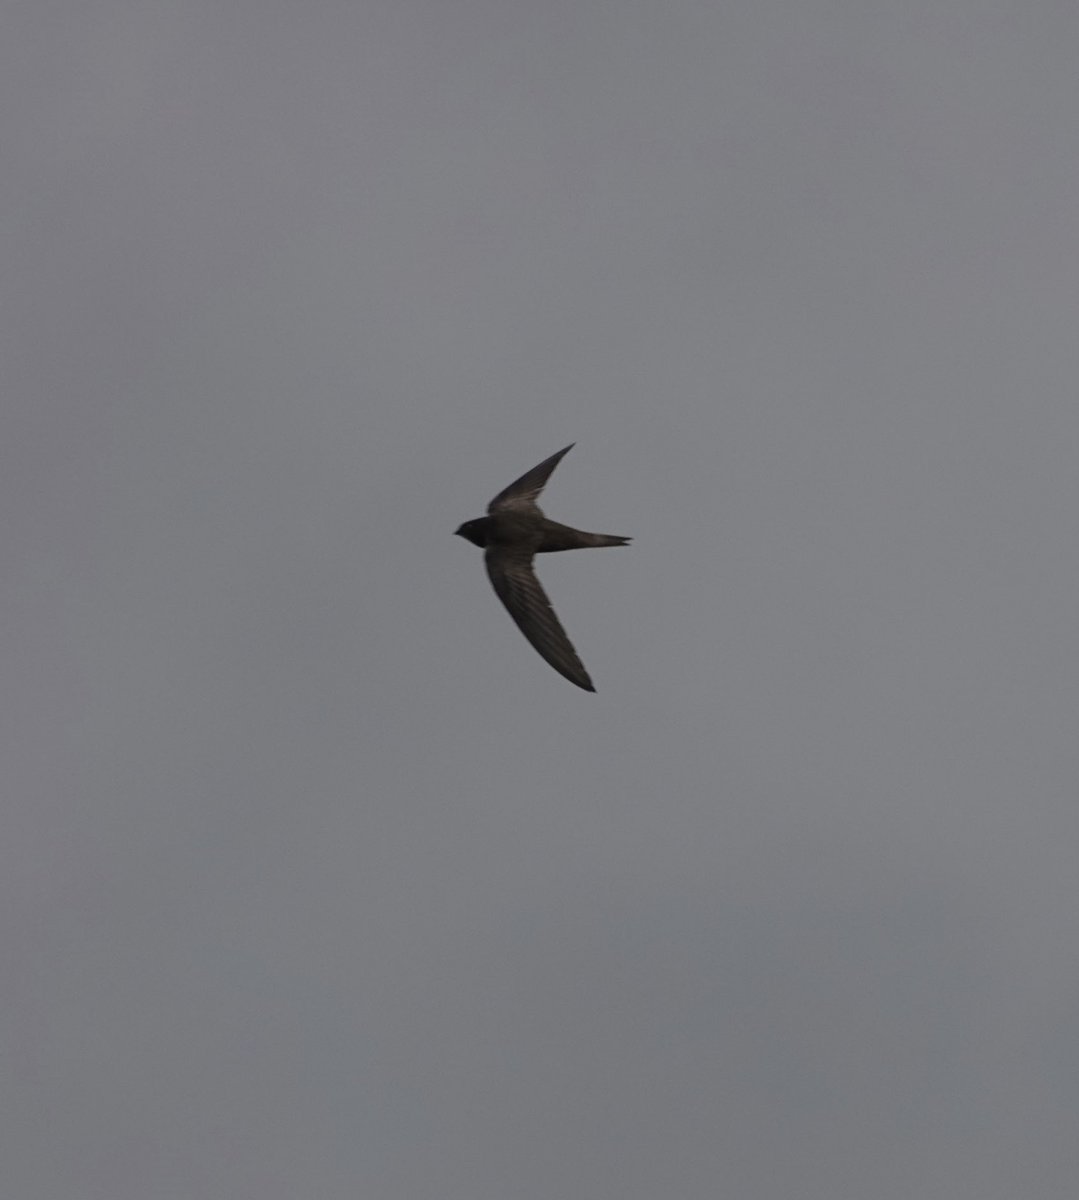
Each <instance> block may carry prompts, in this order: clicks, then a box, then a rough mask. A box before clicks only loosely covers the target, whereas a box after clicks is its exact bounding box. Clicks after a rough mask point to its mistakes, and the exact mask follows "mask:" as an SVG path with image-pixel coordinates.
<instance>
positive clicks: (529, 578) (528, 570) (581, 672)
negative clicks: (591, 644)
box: [483, 451, 596, 692]
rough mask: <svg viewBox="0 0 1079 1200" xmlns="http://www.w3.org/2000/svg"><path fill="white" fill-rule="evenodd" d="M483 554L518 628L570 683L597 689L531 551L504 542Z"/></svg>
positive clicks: (489, 573) (493, 583)
mask: <svg viewBox="0 0 1079 1200" xmlns="http://www.w3.org/2000/svg"><path fill="white" fill-rule="evenodd" d="M563 453H565V451H563ZM556 457H558V456H556ZM537 469H538V468H537ZM541 486H542V484H541ZM483 558H484V562H485V563H486V564H487V574H488V576H490V579H491V584H492V586H493V587H494V589H495V593H496V594H497V596H498V598H499V600H501V601H502V603H503V604H504V605H505V606H506V611H507V612H508V613H509V615H510V616H511V617H512V618H513V619H514V621H516V622H517V628H518V629H519V630H520V631H521V632H522V633H523V634H524V635H525V637H526V638H528V640H529V641H530V642H531V643H532V645H533V647H534V648H535V649H536V650H537V651H538V652H539V653H540V655H541V656H542V657H543V658H545V659H546V660H547V661H548V662H549V663H550V664H551V666H552V667H554V669H555V670H556V671H557V672H558V673H559V675H564V676H565V677H566V678H567V679H568V680H569V681H570V683H575V684H576V685H577V686H578V687H579V688H584V690H585V691H586V692H594V691H595V690H596V689H595V688H594V687H593V686H592V680H591V679H589V678H588V672H587V671H586V670H585V669H584V664H583V663H582V662H581V660H580V659H579V658H578V657H577V651H576V650H574V648H573V645H572V644H571V642H570V640H569V638H568V637H566V631H565V630H564V629H563V628H562V624H561V622H560V621H559V619H558V617H557V616H555V611H554V609H553V608H552V607H551V602H550V600H548V599H547V594H546V593H545V592H544V590H543V588H542V587H541V586H540V581H539V580H538V579H537V578H536V573H535V571H534V570H533V569H532V555H531V554H530V553H529V552H527V551H526V552H520V551H518V552H516V553H515V552H514V551H513V550H508V549H507V548H506V547H504V546H491V547H489V548H488V550H487V552H486V553H485V554H484V556H483Z"/></svg>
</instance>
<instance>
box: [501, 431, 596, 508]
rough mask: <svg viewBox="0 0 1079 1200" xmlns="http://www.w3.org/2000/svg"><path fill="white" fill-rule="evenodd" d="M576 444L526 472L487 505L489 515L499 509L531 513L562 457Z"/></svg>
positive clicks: (570, 445) (571, 444)
mask: <svg viewBox="0 0 1079 1200" xmlns="http://www.w3.org/2000/svg"><path fill="white" fill-rule="evenodd" d="M575 444H576V443H574V442H570V444H569V445H568V446H567V447H566V448H565V450H559V452H558V453H557V454H552V455H551V457H550V458H545V459H544V460H543V462H541V463H540V465H539V466H538V467H533V468H532V470H531V471H526V472H525V473H524V474H523V475H522V476H521V478H520V479H515V480H514V481H513V483H511V484H510V485H509V487H507V488H503V489H502V491H500V492H499V493H498V495H497V496H496V497H495V498H494V499H493V500H492V501H491V503H490V504H488V505H487V511H488V512H489V513H493V512H497V511H498V510H499V509H507V508H510V509H513V508H515V509H518V510H523V511H531V510H534V509H535V508H536V497H537V496H538V495H539V494H540V492H542V491H543V488H544V485H545V484H546V483H547V480H548V479H550V477H551V472H552V471H553V470H554V469H555V467H557V466H558V464H559V462H561V460H562V456H563V455H565V454H568V453H569V452H570V451H571V450H572V449H573V447H574V445H575Z"/></svg>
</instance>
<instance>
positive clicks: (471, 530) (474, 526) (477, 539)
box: [455, 517, 490, 547]
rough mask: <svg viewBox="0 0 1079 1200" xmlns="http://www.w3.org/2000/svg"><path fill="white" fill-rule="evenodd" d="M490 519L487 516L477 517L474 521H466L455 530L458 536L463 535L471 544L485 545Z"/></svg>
mask: <svg viewBox="0 0 1079 1200" xmlns="http://www.w3.org/2000/svg"><path fill="white" fill-rule="evenodd" d="M489 521H490V518H488V517H477V518H476V519H475V520H474V521H466V522H465V523H464V524H463V525H462V526H460V528H459V529H457V530H456V531H455V532H456V534H457V536H458V537H463V538H464V539H465V540H466V541H469V542H471V543H472V544H473V546H481V547H482V546H486V545H487V526H488V523H489Z"/></svg>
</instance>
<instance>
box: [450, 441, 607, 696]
mask: <svg viewBox="0 0 1079 1200" xmlns="http://www.w3.org/2000/svg"><path fill="white" fill-rule="evenodd" d="M575 444H576V443H574V442H570V444H569V445H568V446H567V447H566V448H565V449H564V450H559V451H558V453H557V454H552V455H551V457H550V458H545V459H544V460H543V462H541V463H540V464H539V465H538V466H536V467H533V468H532V470H531V471H526V472H525V474H524V475H522V476H521V478H520V479H516V480H514V482H513V483H511V484H510V485H509V487H507V488H503V489H502V491H500V492H499V493H498V495H497V496H496V497H495V498H494V499H493V500H492V501H491V503H490V504H488V505H487V516H485V517H477V518H476V519H475V520H473V521H466V522H465V523H464V524H463V525H462V526H461V527H460V528H459V529H458V530H457V534H458V535H459V536H460V537H463V538H466V539H467V540H468V541H470V542H472V544H473V545H475V546H480V547H482V549H483V551H484V555H483V559H484V563H485V564H486V566H487V575H488V577H489V578H490V580H491V586H492V587H493V588H494V589H495V594H496V595H497V596H498V598H499V600H501V601H502V603H503V604H504V605H505V606H506V611H507V612H508V613H509V615H510V616H511V617H512V618H513V619H514V621H516V623H517V628H518V629H520V631H521V632H522V633H523V634H524V635H525V637H526V638H528V640H529V641H530V642H531V643H532V646H533V647H534V648H535V649H536V650H537V651H538V652H539V653H540V655H541V656H542V657H543V658H545V659H546V660H547V662H549V663H550V664H551V666H552V667H554V669H555V670H556V671H557V672H558V673H559V674H560V675H563V676H565V678H566V679H568V680H569V681H570V683H575V684H576V685H577V686H578V687H579V688H583V689H584V690H585V691H586V692H594V691H595V690H596V689H595V687H594V686H593V684H592V680H591V679H590V678H589V676H588V672H587V671H586V670H585V669H584V664H583V663H582V662H581V660H580V658H579V657H578V656H577V651H576V650H574V648H573V643H572V642H571V641H570V640H569V638H568V637H567V636H566V631H565V630H564V629H563V628H562V623H561V622H560V621H559V619H558V617H557V616H556V615H555V611H554V609H553V608H552V607H551V602H550V600H548V599H547V594H546V592H544V590H543V588H542V587H541V586H540V581H539V580H538V579H537V578H536V572H535V569H534V567H533V559H534V558H535V556H536V555H537V554H549V553H552V552H553V551H555V550H577V549H582V548H584V547H586V546H625V545H628V544H629V542H630V539H629V538H624V537H615V536H614V535H613V534H609V533H585V532H584V531H583V530H580V529H572V528H571V527H570V526H569V525H560V524H559V523H558V522H557V521H551V520H549V519H548V518H547V517H545V516H544V514H543V512H542V511H541V509H540V507H539V505H538V504H537V503H536V497H537V496H538V495H539V494H540V492H542V491H543V489H544V486H545V485H546V483H547V480H548V479H549V478H550V477H551V472H552V471H553V470H554V469H555V467H557V466H558V464H559V462H561V460H562V458H563V457H564V456H565V455H566V454H568V453H569V452H570V450H572V449H573V447H574V445H575Z"/></svg>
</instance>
